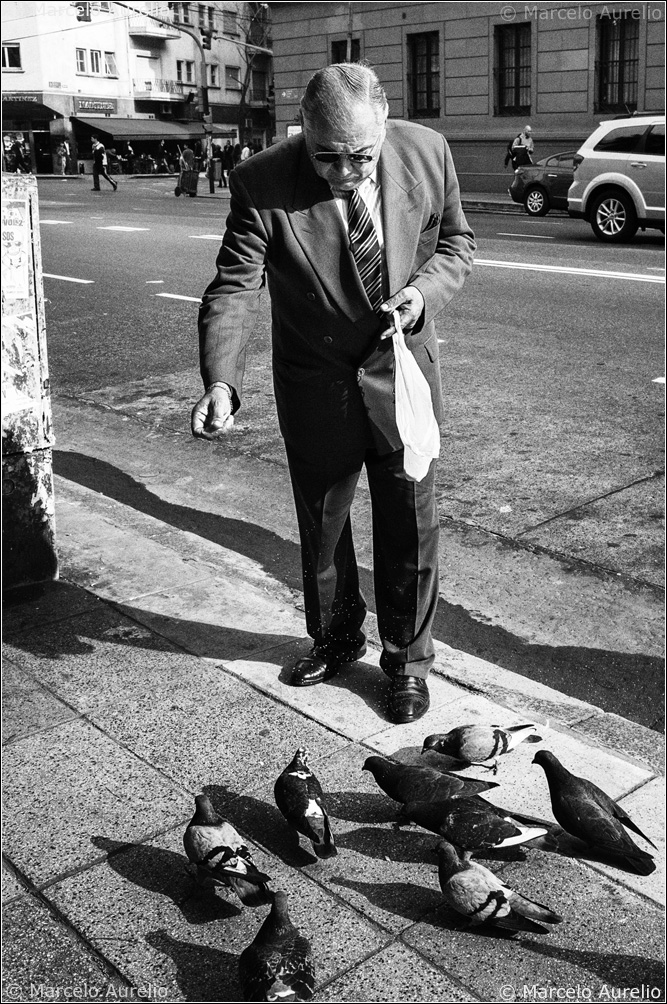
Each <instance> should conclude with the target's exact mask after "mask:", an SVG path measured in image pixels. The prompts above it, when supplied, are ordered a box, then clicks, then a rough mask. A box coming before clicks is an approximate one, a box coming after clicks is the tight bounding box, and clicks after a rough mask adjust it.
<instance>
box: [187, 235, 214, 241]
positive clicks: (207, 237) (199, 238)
mask: <svg viewBox="0 0 667 1004" xmlns="http://www.w3.org/2000/svg"><path fill="white" fill-rule="evenodd" d="M190 238H191V239H192V240H193V241H221V240H222V234H190Z"/></svg>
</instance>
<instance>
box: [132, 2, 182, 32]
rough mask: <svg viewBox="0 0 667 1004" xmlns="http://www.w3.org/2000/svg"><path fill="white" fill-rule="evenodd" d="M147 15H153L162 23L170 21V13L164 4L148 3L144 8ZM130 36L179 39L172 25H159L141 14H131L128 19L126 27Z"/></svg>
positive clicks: (176, 30) (175, 28) (176, 29)
mask: <svg viewBox="0 0 667 1004" xmlns="http://www.w3.org/2000/svg"><path fill="white" fill-rule="evenodd" d="M146 13H147V14H154V15H155V16H156V17H159V18H161V19H162V20H163V21H171V20H172V13H171V11H170V10H169V7H168V6H167V4H166V3H150V4H148V5H147V7H146ZM127 29H128V32H129V33H130V35H141V36H142V37H143V38H165V39H166V38H179V37H180V32H179V31H178V28H177V27H176V26H175V25H174V27H171V26H170V25H166V24H160V23H159V22H158V21H153V20H152V19H151V18H150V17H145V16H144V15H143V14H133V15H132V16H131V17H130V18H128V25H127Z"/></svg>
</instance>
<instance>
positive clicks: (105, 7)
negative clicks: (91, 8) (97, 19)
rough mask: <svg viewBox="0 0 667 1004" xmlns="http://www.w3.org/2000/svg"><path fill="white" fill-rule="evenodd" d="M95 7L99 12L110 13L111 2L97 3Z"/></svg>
mask: <svg viewBox="0 0 667 1004" xmlns="http://www.w3.org/2000/svg"><path fill="white" fill-rule="evenodd" d="M97 9H98V11H99V12H100V13H101V14H110V13H111V4H110V3H98V4H97Z"/></svg>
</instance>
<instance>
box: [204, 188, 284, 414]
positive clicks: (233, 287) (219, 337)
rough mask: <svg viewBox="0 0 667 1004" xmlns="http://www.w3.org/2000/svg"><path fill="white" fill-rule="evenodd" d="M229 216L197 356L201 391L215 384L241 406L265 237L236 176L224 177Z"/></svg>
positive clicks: (206, 303)
mask: <svg viewBox="0 0 667 1004" xmlns="http://www.w3.org/2000/svg"><path fill="white" fill-rule="evenodd" d="M229 188H230V194H231V201H230V212H229V216H228V218H227V226H226V230H225V236H224V238H223V242H222V246H221V248H220V251H219V252H218V257H217V259H216V267H217V275H216V277H215V278H214V279H213V281H212V282H211V283H210V285H209V286H208V288H207V289H206V292H205V293H204V295H203V297H202V305H201V307H200V309H199V355H200V368H201V375H202V379H203V381H204V386H205V387H208V386H209V385H210V384H212V383H215V382H216V381H218V380H222V381H224V382H225V383H227V384H229V385H230V387H231V388H232V390H233V394H232V409H233V412H236V411H238V409H239V407H240V398H241V386H242V383H243V372H244V369H245V357H246V347H247V344H248V339H249V337H250V335H251V333H252V329H253V327H254V324H255V319H256V317H257V311H258V308H259V297H260V293H261V291H262V289H263V287H264V262H265V258H266V253H267V248H268V235H267V232H266V229H265V227H264V224H263V223H262V220H261V218H260V215H259V213H258V212H257V209H256V208H255V206H254V204H253V201H252V199H251V197H250V195H249V194H248V191H247V190H246V188H245V186H244V185H243V182H242V181H241V180H240V179H239V177H238V174H237V172H236V171H233V172H232V173H231V174H230V177H229Z"/></svg>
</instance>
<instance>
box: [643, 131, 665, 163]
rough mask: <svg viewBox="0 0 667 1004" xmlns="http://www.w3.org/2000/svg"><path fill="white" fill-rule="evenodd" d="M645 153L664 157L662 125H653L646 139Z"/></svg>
mask: <svg viewBox="0 0 667 1004" xmlns="http://www.w3.org/2000/svg"><path fill="white" fill-rule="evenodd" d="M644 152H645V153H652V154H654V155H655V156H657V157H660V156H662V157H664V156H665V127H664V125H654V126H653V127H652V128H651V131H650V133H649V134H648V136H647V137H646V145H645V146H644Z"/></svg>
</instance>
